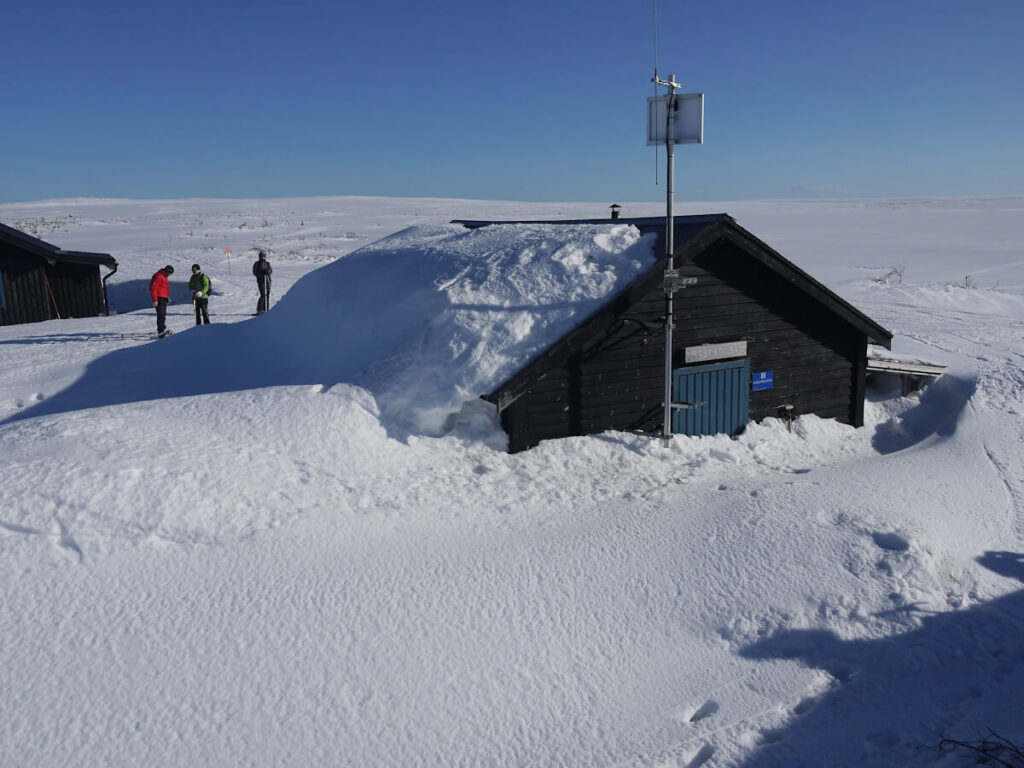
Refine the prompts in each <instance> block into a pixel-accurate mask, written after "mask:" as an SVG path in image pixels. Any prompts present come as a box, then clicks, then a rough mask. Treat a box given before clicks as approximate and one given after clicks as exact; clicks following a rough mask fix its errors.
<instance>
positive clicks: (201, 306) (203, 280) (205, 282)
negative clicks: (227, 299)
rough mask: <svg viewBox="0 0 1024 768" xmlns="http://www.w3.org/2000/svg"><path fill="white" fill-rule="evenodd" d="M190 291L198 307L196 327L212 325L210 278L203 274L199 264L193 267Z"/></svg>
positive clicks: (189, 284)
mask: <svg viewBox="0 0 1024 768" xmlns="http://www.w3.org/2000/svg"><path fill="white" fill-rule="evenodd" d="M188 291H189V293H191V294H192V301H193V302H194V303H195V305H196V325H204V324H205V325H209V324H210V278H208V277H207V276H206V275H204V274H203V270H202V269H200V267H199V265H198V264H193V265H192V277H190V278H189V279H188Z"/></svg>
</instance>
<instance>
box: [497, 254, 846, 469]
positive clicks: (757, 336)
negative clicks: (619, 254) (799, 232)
mask: <svg viewBox="0 0 1024 768" xmlns="http://www.w3.org/2000/svg"><path fill="white" fill-rule="evenodd" d="M676 266H677V267H678V268H679V269H680V272H681V273H682V274H683V275H685V276H688V277H696V278H697V280H698V282H697V285H695V286H691V287H688V288H685V289H682V290H680V291H678V292H677V293H676V294H675V302H674V304H675V306H674V312H673V314H674V317H675V332H674V338H673V345H672V346H673V368H680V367H683V366H684V365H685V362H684V360H685V358H684V350H685V348H686V347H688V346H699V345H701V344H711V343H720V342H730V341H741V340H742V341H746V342H747V357H749V358H750V364H751V371H752V372H758V371H769V370H770V371H773V375H774V386H773V388H772V389H770V390H766V391H760V392H751V393H750V418H751V419H753V420H760V419H763V418H765V417H768V416H777V415H779V409H780V408H781V407H783V406H785V405H792V406H793V407H794V409H795V413H796V414H797V415H799V414H807V413H815V414H818V415H819V416H822V417H824V418H836V419H838V420H839V421H842V422H845V423H850V424H855V425H860V423H861V421H862V414H863V378H864V369H863V365H864V359H865V355H866V338H865V337H864V336H863V335H862V334H858V333H857V332H856V331H855V330H854V329H853V328H852V327H851V326H849V325H848V324H846V323H844V322H842V321H841V320H840V319H839V318H838V317H837V316H836V315H835V314H833V313H832V312H830V311H829V310H828V309H827V308H826V307H824V306H822V305H821V304H819V303H818V302H816V301H814V300H813V299H812V298H811V297H809V296H808V295H807V294H806V293H805V292H803V291H802V290H800V289H798V288H797V287H795V286H794V285H793V284H791V283H790V282H788V281H787V280H785V279H784V278H782V277H781V276H779V275H778V274H777V273H776V272H774V271H772V270H770V269H769V268H768V267H766V266H764V265H762V264H761V263H760V262H758V261H757V260H755V259H753V258H752V257H751V256H750V255H749V254H748V253H746V252H745V251H743V250H741V249H740V248H739V247H738V246H736V245H733V244H732V243H730V242H728V241H725V240H721V241H718V242H717V243H716V244H714V245H712V246H711V247H709V248H708V249H706V250H704V251H703V252H701V253H700V254H698V255H697V256H696V257H695V258H694V259H693V260H692V261H691V262H689V263H685V264H679V263H677V265H676ZM648 284H649V287H648V288H647V290H645V291H643V292H641V293H640V294H639V295H638V296H637V297H636V298H635V300H634V301H632V302H631V303H630V304H629V306H628V307H627V308H625V309H624V310H623V311H621V312H619V313H618V315H617V316H614V317H610V318H609V320H608V322H607V323H599V324H598V327H597V329H596V330H595V332H594V333H593V334H591V337H590V338H589V339H586V340H584V341H583V342H582V343H580V344H579V345H578V347H577V348H575V349H573V350H572V351H571V352H570V354H569V356H568V357H567V358H566V359H564V360H562V361H561V362H560V363H559V364H556V365H552V366H550V367H548V368H547V370H546V372H545V374H544V375H543V377H542V378H540V379H539V380H538V381H536V382H535V383H534V384H532V385H531V386H530V388H529V389H528V391H527V392H526V393H525V394H523V395H522V396H521V397H519V399H517V400H516V401H515V402H514V403H512V404H511V405H510V406H509V407H508V408H506V409H505V410H504V411H503V412H502V421H503V425H504V427H505V430H506V432H507V433H508V435H509V450H510V451H513V452H515V451H519V450H524V449H526V448H529V447H531V446H533V445H536V444H537V443H539V442H540V441H541V440H545V439H549V438H560V437H565V436H567V435H582V434H591V433H594V432H602V431H605V430H609V429H615V430H624V431H632V430H641V431H646V432H655V431H660V429H661V425H662V420H663V410H662V401H663V397H664V386H665V380H664V349H665V347H664V343H665V336H664V331H662V330H652V329H651V328H647V327H645V326H644V323H647V324H648V325H650V326H653V325H657V324H659V323H660V321H661V319H662V318H663V317H664V313H665V297H664V293H663V291H662V288H661V281H660V279H657V276H655V279H654V280H649V281H648Z"/></svg>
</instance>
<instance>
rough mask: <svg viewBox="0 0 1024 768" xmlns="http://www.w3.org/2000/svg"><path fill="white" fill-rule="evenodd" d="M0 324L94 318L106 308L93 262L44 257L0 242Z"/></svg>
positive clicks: (98, 271)
mask: <svg viewBox="0 0 1024 768" xmlns="http://www.w3.org/2000/svg"><path fill="white" fill-rule="evenodd" d="M0 281H2V286H0V290H2V291H3V295H2V297H0V298H2V301H0V305H2V306H0V325H14V324H16V323H35V322H40V321H42V320H53V319H55V318H57V317H62V318H63V317H95V316H97V315H100V314H103V313H104V312H105V310H106V307H105V305H104V301H103V282H102V280H101V279H100V270H99V267H98V266H97V265H96V264H78V263H75V262H70V261H59V262H57V263H56V264H52V265H51V264H47V262H46V260H45V259H42V258H40V257H38V256H35V255H33V254H30V253H26V252H24V251H22V250H20V249H18V248H16V247H13V246H11V245H10V244H7V243H0Z"/></svg>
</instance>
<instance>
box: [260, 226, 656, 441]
mask: <svg viewBox="0 0 1024 768" xmlns="http://www.w3.org/2000/svg"><path fill="white" fill-rule="evenodd" d="M653 241H654V236H653V235H641V234H640V232H639V230H637V229H636V227H633V226H632V225H628V224H615V223H609V224H564V225H563V224H495V225H490V226H487V227H482V228H480V229H473V230H467V229H465V228H463V227H461V226H459V225H444V226H419V227H412V228H410V229H407V230H404V231H402V232H399V233H397V234H395V235H392V236H391V237H387V238H385V239H383V240H380V241H378V242H376V243H372V244H370V245H368V246H366V247H364V248H362V249H360V250H358V251H355V252H353V253H352V254H350V255H349V256H347V257H346V258H344V259H340V260H339V261H337V262H334V263H333V264H331V265H329V266H327V267H324V268H321V269H319V270H317V271H316V272H315V273H312V274H310V275H309V276H307V277H306V278H304V279H303V280H301V281H300V282H299V283H297V284H296V285H295V287H294V288H293V289H292V290H291V291H290V292H289V294H288V295H287V297H285V299H284V300H282V302H281V305H280V306H279V307H277V308H276V310H277V312H279V315H278V318H277V320H278V321H279V322H281V323H289V322H291V321H293V320H298V319H299V317H300V316H304V317H301V322H302V324H303V325H306V324H310V325H311V326H317V327H320V328H324V329H332V330H331V333H332V334H337V335H336V336H335V339H334V341H333V342H332V343H331V344H329V345H328V346H330V347H331V348H332V351H331V354H333V355H336V356H337V358H338V359H337V366H338V368H337V369H336V370H335V371H334V374H335V376H336V377H337V378H338V380H341V381H355V382H357V383H359V384H361V385H363V386H365V387H367V388H368V389H369V390H370V391H371V392H373V394H374V395H375V397H376V398H377V401H378V404H379V405H380V408H381V415H382V416H383V417H385V418H386V419H387V420H389V421H391V420H394V421H397V422H399V423H401V424H402V425H403V426H405V427H407V428H410V429H412V430H414V431H416V432H421V433H425V434H440V433H441V432H443V431H444V429H445V424H446V422H447V421H448V419H449V417H450V416H451V415H452V414H454V413H457V412H459V411H460V409H461V408H462V406H463V405H464V404H465V403H467V402H470V401H473V400H476V399H477V398H478V397H479V396H480V395H483V394H486V393H487V392H490V391H492V390H493V389H494V388H495V387H497V386H498V385H500V384H501V383H502V382H503V381H504V380H505V379H507V378H508V377H509V376H511V375H512V374H513V373H515V372H516V371H517V370H519V369H520V368H521V367H523V366H524V365H526V364H527V363H528V362H529V361H530V360H532V359H533V358H534V357H536V356H537V355H538V354H540V353H541V352H543V351H544V350H545V349H546V348H547V347H549V346H550V345H551V344H552V343H554V342H555V341H557V340H558V339H559V338H561V337H562V336H563V335H565V334H566V333H568V332H569V331H571V330H572V329H573V328H574V327H576V326H577V325H578V324H580V323H581V322H582V321H583V320H585V319H586V318H587V317H588V316H589V315H591V314H592V313H593V312H594V311H596V310H597V309H598V308H599V307H600V306H601V305H602V304H603V303H604V302H605V300H607V299H608V298H609V297H610V296H612V295H614V294H615V293H618V292H619V291H621V290H622V289H624V288H625V287H626V286H628V285H629V284H630V283H631V282H632V281H633V280H634V279H635V278H636V277H637V276H638V275H639V274H641V273H642V272H644V271H646V270H647V269H648V268H650V267H651V266H652V265H653V264H654V262H655V261H656V258H655V255H654V250H653V245H654V242H653ZM321 315H322V317H321ZM279 327H280V326H279Z"/></svg>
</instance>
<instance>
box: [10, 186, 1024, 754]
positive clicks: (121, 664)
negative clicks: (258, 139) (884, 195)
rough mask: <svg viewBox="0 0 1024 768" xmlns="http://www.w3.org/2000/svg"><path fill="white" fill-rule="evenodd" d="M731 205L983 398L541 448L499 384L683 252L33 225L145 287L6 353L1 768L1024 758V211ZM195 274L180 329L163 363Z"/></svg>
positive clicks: (415, 216) (419, 215)
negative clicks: (195, 304)
mask: <svg viewBox="0 0 1024 768" xmlns="http://www.w3.org/2000/svg"><path fill="white" fill-rule="evenodd" d="M596 208H599V207H596ZM709 211H713V212H717V211H724V212H727V213H730V214H731V215H733V216H735V217H736V218H737V220H738V221H739V223H740V224H741V225H743V226H745V227H746V228H747V229H749V230H750V231H751V232H753V233H754V234H755V235H757V236H758V237H760V238H761V239H763V240H765V241H766V242H767V243H768V244H769V245H771V246H773V247H774V248H776V249H777V250H779V251H780V252H781V253H782V254H783V255H784V256H786V257H787V258H788V259H790V260H792V261H793V262H795V263H796V264H797V265H798V266H800V267H801V268H803V269H804V270H806V271H807V272H809V273H810V274H811V275H813V276H815V277H816V278H818V279H819V280H821V281H822V282H824V283H825V284H826V285H828V286H829V287H830V288H832V289H833V290H835V291H837V292H838V293H840V294H841V295H842V296H844V298H846V299H848V300H849V301H851V302H852V303H853V304H854V305H855V306H857V307H858V308H859V309H861V310H863V311H864V312H865V313H866V314H868V315H869V316H871V317H872V318H874V319H875V320H877V321H878V322H880V323H881V324H882V325H883V326H885V327H887V328H889V329H890V330H892V331H893V332H894V333H895V339H894V350H895V352H896V353H897V354H898V355H902V356H904V357H907V358H911V357H912V358H916V359H921V360H925V361H929V362H935V363H940V364H943V365H947V366H948V369H947V373H945V374H944V375H943V376H942V377H940V378H939V379H938V380H937V381H935V382H934V383H932V384H931V385H930V386H929V387H928V388H927V389H926V390H924V392H923V393H917V394H915V395H913V396H910V397H901V396H900V394H899V387H898V386H891V385H887V384H885V383H884V382H882V383H880V384H879V385H878V386H876V387H874V388H873V389H872V390H871V392H870V393H869V401H868V403H867V405H866V424H865V426H864V427H862V428H860V429H853V428H851V427H848V426H844V425H840V424H837V423H835V422H832V421H826V420H821V419H818V418H816V417H811V416H804V417H801V418H800V419H798V420H797V421H796V423H795V424H794V426H793V429H792V431H788V430H787V428H786V425H785V424H784V423H781V422H778V421H775V420H767V421H765V422H763V423H761V424H752V425H750V426H749V427H748V429H747V430H746V432H745V433H744V434H743V435H742V436H740V437H739V438H736V439H730V438H727V437H723V436H715V437H704V438H685V437H676V438H674V439H673V440H672V442H671V443H670V444H669V445H664V444H663V443H662V442H661V441H660V440H657V439H654V440H652V439H650V438H646V437H642V436H637V435H632V434H623V433H606V434H603V435H594V436H589V437H580V438H569V439H565V440H556V441H548V442H545V443H542V444H541V445H540V446H538V447H537V448H534V449H532V450H530V451H527V452H524V453H520V454H516V455H509V454H507V453H506V452H505V451H504V446H505V439H504V435H503V434H502V433H501V431H500V427H499V424H498V419H497V416H496V414H495V413H494V410H493V408H492V407H491V406H489V405H487V404H485V403H483V402H482V401H480V400H479V399H478V397H477V396H478V395H479V394H482V393H485V392H488V391H490V390H492V389H494V388H495V387H496V386H497V385H499V384H501V382H502V381H503V380H504V379H505V378H506V377H507V376H508V375H510V374H511V373H513V372H514V371H515V370H516V369H517V368H518V367H519V366H521V365H522V364H523V363H524V362H526V361H528V360H530V359H532V358H533V357H534V356H535V355H537V354H538V353H539V352H541V351H542V350H543V349H544V347H545V346H546V345H547V344H549V343H550V342H551V341H552V340H554V339H556V338H558V337H559V336H561V335H562V334H563V333H564V332H565V331H566V330H568V329H569V328H571V327H573V326H574V325H575V324H576V323H577V322H579V320H580V319H582V318H584V317H585V316H586V315H587V314H589V313H590V312H592V311H593V310H594V309H595V308H596V307H597V306H598V305H599V304H600V303H601V302H602V301H603V300H605V299H606V298H607V297H608V296H610V295H612V294H613V293H614V292H616V291H618V290H621V289H622V288H623V287H624V286H625V285H626V284H628V282H629V281H630V280H631V279H632V278H633V277H634V276H635V275H636V274H638V273H639V272H640V271H642V270H644V269H646V268H647V267H648V266H649V265H650V264H651V263H652V261H653V259H654V258H655V255H654V254H653V253H652V250H651V243H650V242H649V241H648V240H646V239H644V238H642V237H640V236H639V233H638V232H637V231H636V230H635V229H634V228H632V227H630V226H629V225H628V224H623V223H613V222H609V223H608V224H607V225H594V226H590V225H586V226H584V225H573V226H566V227H563V226H545V225H534V226H529V227H507V226H493V227H488V228H485V229H481V230H472V231H469V230H464V229H462V228H461V227H458V226H454V225H450V224H448V222H449V221H450V220H451V219H454V218H473V219H554V218H590V217H593V216H595V215H600V214H601V211H600V210H595V206H592V205H587V204H571V203H570V204H521V203H502V202H484V201H458V200H419V199H397V198H396V199H383V198H351V197H348V198H306V199H289V200H181V201H175V200H167V201H130V200H55V201H45V202H39V203H19V204H4V205H0V221H3V222H4V223H6V224H9V225H12V226H16V227H20V228H22V229H24V230H25V231H28V232H29V233H31V234H34V235H35V236H37V237H40V238H42V239H44V240H47V241H48V242H52V243H54V244H56V245H58V246H60V247H63V248H67V249H74V250H92V251H101V252H106V253H111V254H112V255H114V256H115V257H116V258H117V259H118V261H119V263H120V267H119V269H118V271H117V273H116V274H115V275H114V276H113V277H111V278H110V295H111V300H112V305H113V306H114V307H115V308H116V309H117V310H118V312H119V314H117V315H115V316H112V317H109V318H93V319H72V320H55V321H50V322H46V323H37V324H28V325H19V326H6V327H2V328H0V586H2V594H3V600H2V601H0V637H2V638H3V642H2V643H0V765H2V766H96V765H111V766H113V765H148V766H227V765H231V766H235V765H238V766H292V765H295V766H299V765H301V766H371V765H372V766H378V765H387V766H413V765H415V766H422V765H500V766H513V765H514V766H521V765H530V766H542V765H543V766H548V765H564V766H580V765H599V766H611V765H616V766H652V767H653V766H659V767H661V766H673V767H677V768H697V766H752V767H756V768H762V767H765V768H767V767H769V766H771V767H775V766H778V767H782V766H787V767H788V766H822V765H829V766H925V765H929V766H931V765H942V766H967V765H972V764H973V758H972V757H971V756H970V755H968V754H966V753H963V752H959V753H952V754H944V753H942V752H940V750H939V749H938V745H939V743H940V741H941V740H942V739H944V738H955V739H962V740H977V739H981V738H984V737H985V736H987V735H988V733H989V729H993V730H995V731H996V732H998V733H1000V734H1002V735H1004V736H1007V737H1009V738H1013V739H1015V740H1016V741H1017V742H1018V743H1020V742H1024V715H1022V707H1021V706H1020V704H1019V697H1020V694H1019V692H1020V690H1021V689H1022V686H1024V644H1022V643H1021V635H1022V630H1024V592H1022V585H1021V582H1022V581H1024V458H1022V452H1021V443H1022V441H1024V372H1022V362H1024V337H1022V328H1024V246H1022V245H1021V243H1022V242H1024V199H1021V198H993V199H952V200H899V201H883V200H879V201H814V202H806V201H778V202H753V203H752V202H740V203H716V204H713V205H695V204H688V205H679V204H677V212H679V213H706V212H709ZM659 212H660V210H659V206H657V205H651V204H632V205H628V204H627V205H625V206H624V216H647V215H657V214H658V213H659ZM227 247H231V248H232V249H233V253H232V258H231V261H230V262H229V261H228V254H226V252H225V248H227ZM258 248H264V249H266V250H267V252H268V254H269V257H270V261H271V263H272V264H273V266H274V279H275V281H274V306H273V307H272V309H271V311H270V312H268V313H266V314H265V315H262V316H260V317H252V316H251V314H252V312H253V311H254V309H255V304H256V291H255V281H254V280H253V278H252V275H251V272H250V265H251V262H252V261H253V260H254V259H255V253H256V249H258ZM193 262H199V263H200V264H201V265H202V266H203V268H204V271H206V272H207V274H209V275H210V276H211V277H212V278H213V287H214V290H213V295H212V297H211V300H210V309H211V315H212V317H213V320H214V324H213V325H211V326H208V327H202V328H195V327H193V326H192V324H193V322H194V321H193V319H192V317H191V306H190V305H189V304H188V297H187V292H186V291H185V289H184V283H185V280H187V276H188V274H189V270H188V267H189V265H190V264H191V263H193ZM166 263H171V264H174V265H175V267H176V272H175V278H178V279H174V280H173V281H172V282H173V298H174V299H175V303H173V304H172V306H171V311H170V317H169V322H170V325H171V327H172V329H174V330H175V331H176V334H175V335H174V336H173V337H171V338H169V339H163V340H159V341H150V340H149V339H145V338H141V337H137V336H135V335H133V334H139V333H142V332H144V331H150V330H152V329H153V328H154V327H155V322H154V319H153V310H152V308H151V307H150V306H149V300H148V296H147V285H148V280H149V277H150V276H151V275H152V273H153V271H155V270H156V269H157V268H158V267H160V266H163V265H164V264H166Z"/></svg>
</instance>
